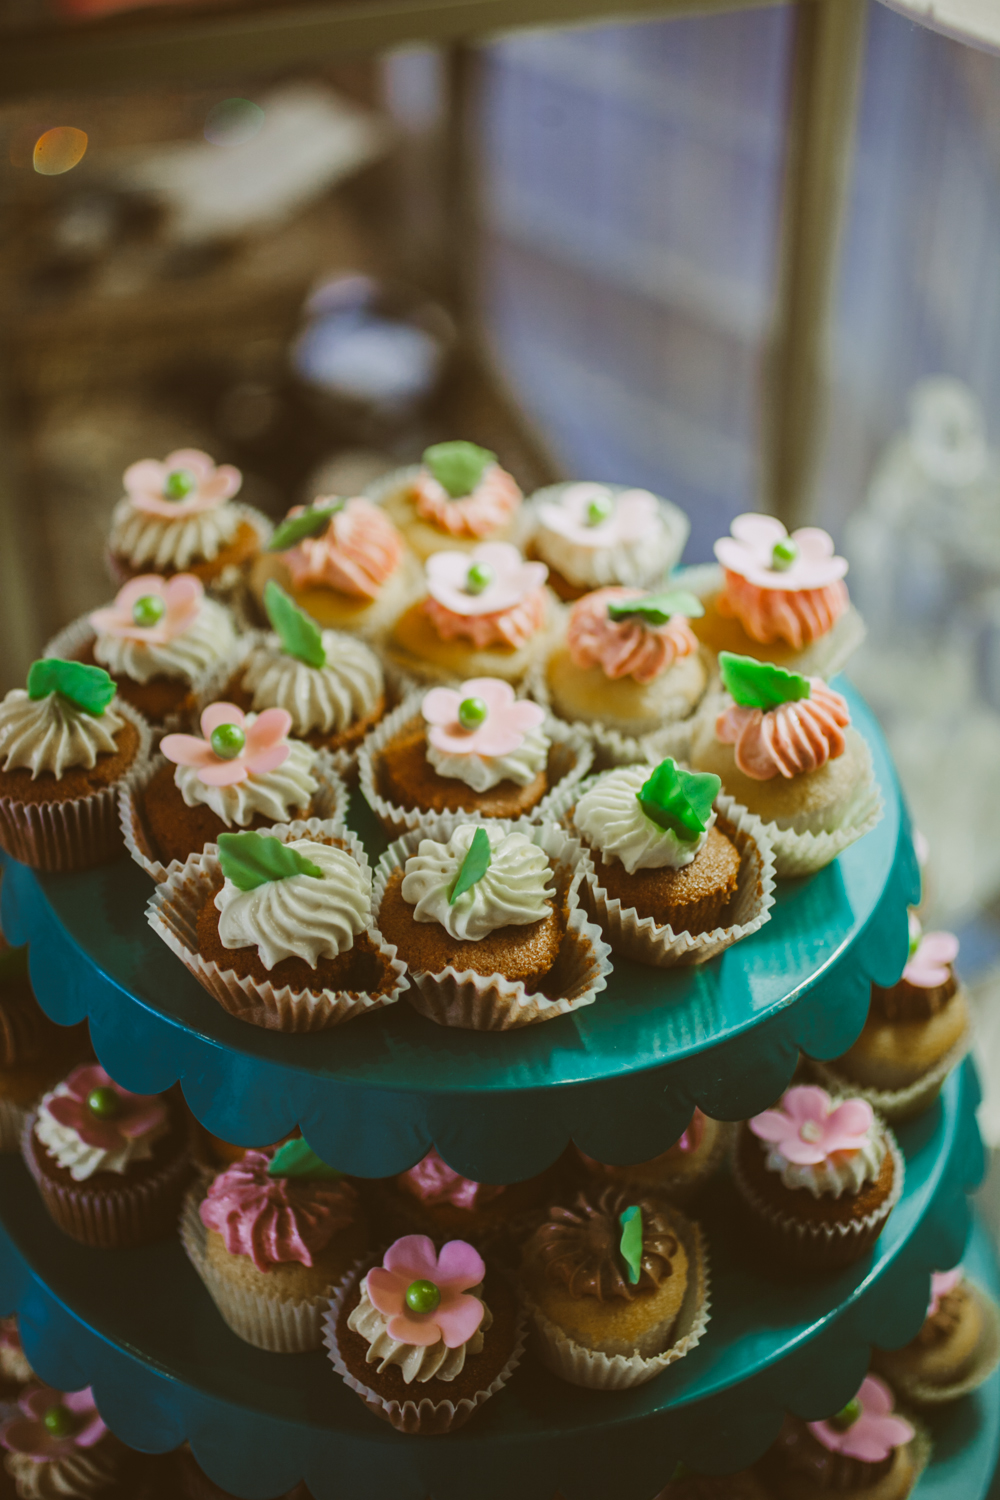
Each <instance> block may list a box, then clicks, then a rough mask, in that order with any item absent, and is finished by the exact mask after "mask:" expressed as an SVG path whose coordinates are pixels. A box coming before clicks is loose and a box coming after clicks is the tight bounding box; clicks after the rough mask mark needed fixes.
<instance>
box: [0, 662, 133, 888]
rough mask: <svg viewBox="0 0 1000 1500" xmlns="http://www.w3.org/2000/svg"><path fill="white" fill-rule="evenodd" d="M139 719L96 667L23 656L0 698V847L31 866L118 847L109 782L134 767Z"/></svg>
mask: <svg viewBox="0 0 1000 1500" xmlns="http://www.w3.org/2000/svg"><path fill="white" fill-rule="evenodd" d="M149 745H150V733H149V726H148V725H147V723H146V721H145V719H143V718H142V717H141V715H140V714H138V713H136V711H135V709H133V708H131V707H130V706H129V705H128V704H126V703H123V702H122V701H121V699H120V698H118V697H116V695H115V685H114V682H113V681H112V680H111V678H110V676H109V675H108V673H107V672H105V670H104V668H103V667H91V666H86V665H84V664H83V663H82V662H76V661H60V660H59V659H58V658H53V657H49V658H46V659H44V660H42V661H36V662H33V663H32V665H31V667H30V669H29V671H28V688H27V692H25V691H24V689H23V688H13V689H12V690H11V691H10V692H9V693H8V694H7V696H6V697H5V698H4V700H3V702H2V703H0V848H2V849H4V850H5V851H6V852H7V853H8V854H10V855H13V857H14V858H15V859H19V860H21V861H22V863H24V864H26V865H33V866H34V867H35V868H36V869H40V870H87V869H90V868H91V867H92V866H94V865H102V864H106V863H107V862H108V860H111V859H115V858H116V857H117V855H118V854H119V853H120V852H121V846H122V835H121V829H120V827H119V825H118V812H117V795H118V791H119V790H120V789H122V788H125V787H127V786H128V784H129V781H130V779H131V777H132V776H133V775H134V774H136V773H138V772H139V771H141V769H142V768H143V766H144V765H145V762H146V759H147V756H148V754H149Z"/></svg>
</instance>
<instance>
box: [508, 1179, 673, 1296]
mask: <svg viewBox="0 0 1000 1500" xmlns="http://www.w3.org/2000/svg"><path fill="white" fill-rule="evenodd" d="M633 1203H638V1205H639V1208H640V1209H641V1211H642V1261H641V1266H640V1273H639V1280H638V1283H637V1284H636V1285H635V1286H633V1285H632V1284H631V1282H630V1281H629V1280H628V1268H627V1266H626V1265H625V1264H624V1262H623V1261H622V1258H621V1255H620V1254H619V1249H618V1247H619V1245H620V1244H621V1237H622V1229H621V1224H620V1222H619V1215H620V1214H621V1213H622V1212H623V1211H624V1210H625V1209H626V1208H628V1207H629V1206H630V1205H631V1204H633ZM679 1248H680V1244H679V1241H678V1239H677V1235H676V1234H675V1232H674V1229H673V1226H672V1224H671V1221H670V1217H669V1211H668V1209H667V1208H666V1205H665V1204H662V1203H658V1202H657V1201H656V1200H655V1199H652V1198H635V1197H633V1196H632V1195H630V1194H629V1192H628V1191H627V1190H623V1189H622V1188H620V1187H617V1186H614V1185H612V1186H610V1187H606V1188H605V1189H604V1191H603V1192H601V1193H600V1194H596V1193H595V1192H594V1191H593V1190H591V1191H589V1192H581V1193H578V1194H577V1196H576V1200H575V1202H574V1203H573V1206H572V1208H564V1207H562V1206H560V1205H557V1206H556V1207H554V1208H550V1209H549V1216H548V1218H547V1219H546V1221H545V1223H544V1224H540V1225H539V1226H538V1228H537V1229H536V1230H535V1232H534V1234H533V1235H532V1236H531V1239H530V1240H529V1241H528V1246H527V1255H528V1258H529V1260H531V1261H533V1262H535V1264H537V1265H538V1266H540V1267H541V1269H542V1271H543V1273H544V1275H545V1277H546V1279H547V1280H548V1281H550V1282H553V1283H558V1282H562V1284H563V1285H564V1286H565V1287H566V1288H567V1290H568V1291H569V1294H570V1296H571V1297H596V1298H597V1299H598V1301H600V1302H604V1301H607V1300H608V1299H610V1298H612V1297H622V1298H624V1299H625V1300H626V1301H631V1299H632V1298H633V1297H634V1296H636V1294H637V1293H640V1292H648V1291H653V1290H655V1289H656V1287H658V1286H659V1285H660V1284H661V1283H662V1282H664V1281H666V1279H667V1277H668V1276H670V1275H672V1273H673V1264H672V1262H673V1258H674V1256H675V1255H676V1254H677V1252H678V1250H679Z"/></svg>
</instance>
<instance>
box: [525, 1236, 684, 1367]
mask: <svg viewBox="0 0 1000 1500" xmlns="http://www.w3.org/2000/svg"><path fill="white" fill-rule="evenodd" d="M670 1218H671V1222H672V1224H673V1225H674V1227H675V1228H676V1230H677V1233H678V1236H679V1238H680V1240H681V1242H682V1244H683V1246H684V1249H685V1250H686V1252H687V1257H688V1284H687V1289H686V1291H685V1293H684V1299H683V1301H682V1303H681V1308H680V1312H679V1313H678V1315H677V1322H676V1325H675V1328H674V1335H675V1337H674V1341H673V1343H672V1344H671V1346H670V1348H669V1349H665V1350H664V1351H663V1353H662V1354H655V1355H653V1356H652V1357H651V1358H648V1359H647V1358H644V1357H643V1356H642V1355H641V1354H633V1355H624V1354H601V1353H600V1352H599V1351H598V1350H596V1349H588V1348H587V1347H586V1346H585V1345H584V1344H578V1343H577V1342H576V1340H575V1339H571V1338H570V1337H569V1335H568V1334H566V1333H564V1332H563V1330H562V1329H561V1328H559V1327H557V1326H556V1324H555V1323H553V1322H552V1321H551V1320H550V1319H549V1318H547V1317H546V1316H545V1314H544V1313H543V1312H542V1311H541V1309H540V1308H539V1307H537V1306H536V1305H535V1304H534V1302H532V1300H531V1298H530V1297H527V1298H526V1299H525V1300H526V1303H527V1307H528V1311H529V1313H530V1315H531V1319H532V1324H533V1328H534V1332H535V1335H536V1343H535V1349H536V1352H537V1353H538V1355H539V1358H540V1359H541V1360H542V1362H543V1363H544V1364H545V1365H546V1366H547V1367H548V1368H549V1369H550V1370H551V1371H552V1372H553V1373H554V1374H555V1375H558V1376H559V1377H560V1378H561V1379H562V1380H568V1381H569V1382H570V1384H571V1385H584V1386H587V1387H589V1388H590V1389H591V1390H599V1391H625V1390H630V1389H631V1388H632V1387H633V1386H636V1385H645V1383H646V1381H647V1380H654V1379H655V1378H656V1376H657V1375H659V1374H661V1373H662V1371H664V1370H665V1369H666V1368H667V1367H668V1365H672V1364H676V1362H677V1361H678V1360H679V1359H683V1358H684V1356H685V1354H690V1353H691V1350H692V1349H694V1348H695V1347H696V1345H698V1344H699V1343H700V1342H701V1340H702V1338H703V1337H704V1333H705V1329H706V1328H707V1327H708V1323H709V1320H710V1317H711V1298H710V1296H709V1270H708V1248H707V1245H706V1243H705V1237H704V1235H703V1234H702V1232H701V1226H700V1225H699V1224H698V1223H696V1222H695V1220H693V1219H688V1218H686V1217H685V1216H684V1215H683V1214H682V1213H680V1212H679V1211H678V1210H677V1209H675V1208H672V1209H671V1212H670Z"/></svg>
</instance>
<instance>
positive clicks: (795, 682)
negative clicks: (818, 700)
mask: <svg viewBox="0 0 1000 1500" xmlns="http://www.w3.org/2000/svg"><path fill="white" fill-rule="evenodd" d="M719 672H720V675H721V677H722V685H723V687H724V688H725V689H726V692H727V693H730V694H731V695H732V697H733V699H734V701H735V702H736V703H738V704H739V705H740V707H741V708H762V709H763V710H764V711H765V713H766V712H767V710H768V709H769V708H777V707H778V705H779V704H780V703H796V702H797V701H798V700H799V699H800V698H808V697H809V693H810V691H811V689H810V687H809V679H808V677H800V676H799V674H798V672H786V671H785V668H784V667H775V666H773V665H772V663H771V662H769V661H757V660H755V658H754V657H752V656H734V655H733V653H732V651H720V652H719Z"/></svg>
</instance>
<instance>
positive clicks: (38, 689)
mask: <svg viewBox="0 0 1000 1500" xmlns="http://www.w3.org/2000/svg"><path fill="white" fill-rule="evenodd" d="M49 693H61V694H62V696H63V697H64V698H68V699H69V701H70V703H72V704H73V706H74V708H78V709H80V711H81V713H85V714H90V715H91V716H92V717H93V718H95V719H99V718H100V716H101V714H103V712H104V710H105V709H106V708H107V706H108V704H109V703H110V702H111V700H112V698H113V697H114V696H115V684H114V680H113V679H112V677H111V676H110V675H109V674H108V673H107V672H105V670H104V668H103V667H88V666H87V665H86V664H85V663H84V662H82V661H60V660H59V658H58V657H55V656H48V657H44V658H43V659H42V660H41V661H33V662H32V663H31V666H30V667H29V668H28V697H29V698H47V697H48V695H49Z"/></svg>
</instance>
